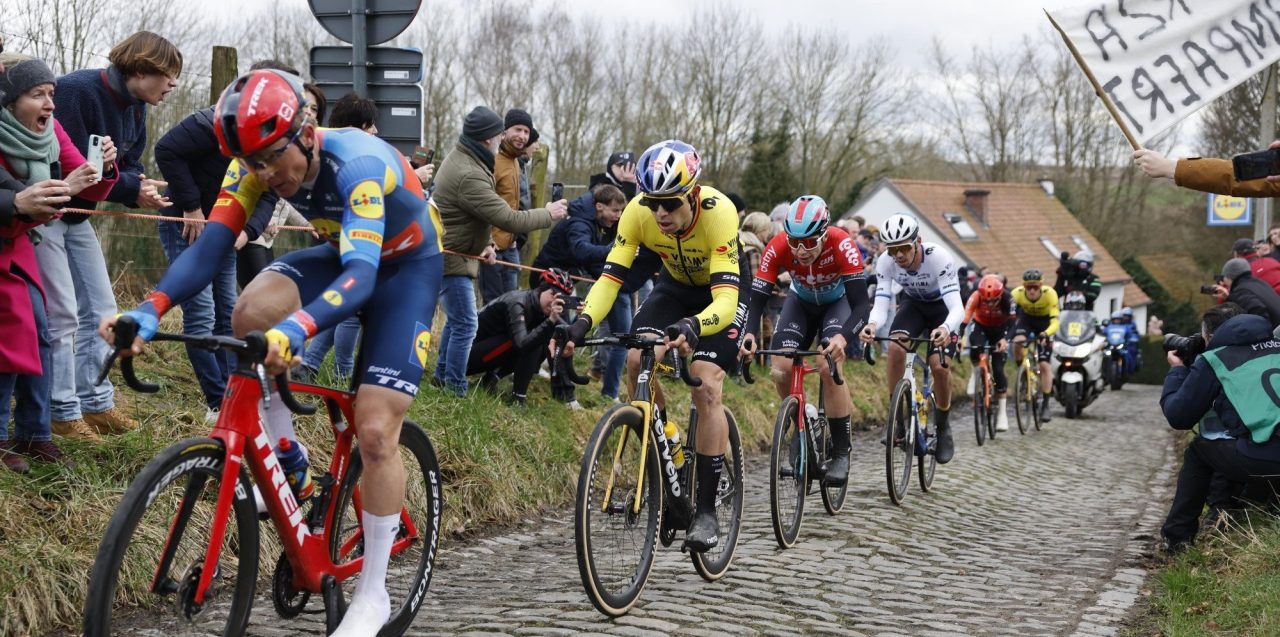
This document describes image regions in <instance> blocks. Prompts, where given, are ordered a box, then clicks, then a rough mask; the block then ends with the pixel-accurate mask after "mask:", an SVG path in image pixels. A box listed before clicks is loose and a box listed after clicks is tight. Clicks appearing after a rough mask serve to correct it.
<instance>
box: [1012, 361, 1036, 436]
mask: <svg viewBox="0 0 1280 637" xmlns="http://www.w3.org/2000/svg"><path fill="white" fill-rule="evenodd" d="M1030 376H1031V372H1030V371H1028V370H1027V369H1024V368H1022V367H1018V374H1017V376H1016V377H1015V378H1014V381H1013V414H1014V416H1015V417H1016V418H1017V419H1018V433H1020V434H1022V435H1024V436H1025V435H1026V433H1027V430H1028V429H1030V428H1031V420H1032V419H1033V418H1035V414H1034V413H1033V412H1034V411H1035V406H1034V403H1033V402H1032V400H1034V399H1033V398H1032V393H1031V383H1030Z"/></svg>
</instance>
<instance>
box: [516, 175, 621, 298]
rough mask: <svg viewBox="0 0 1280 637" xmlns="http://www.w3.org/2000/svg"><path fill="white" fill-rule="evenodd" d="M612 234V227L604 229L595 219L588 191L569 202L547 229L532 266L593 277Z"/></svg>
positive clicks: (607, 250)
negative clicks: (563, 214) (562, 214)
mask: <svg viewBox="0 0 1280 637" xmlns="http://www.w3.org/2000/svg"><path fill="white" fill-rule="evenodd" d="M616 233H617V228H616V227H615V228H605V227H603V226H601V225H600V224H599V222H597V221H596V202H595V199H593V198H592V197H591V193H590V192H589V191H588V192H586V193H584V194H583V195H582V196H580V197H578V198H577V199H574V200H573V201H570V202H569V216H568V217H566V218H565V219H563V220H561V221H560V222H559V223H557V224H556V225H555V227H554V228H552V229H551V232H550V233H549V234H548V235H547V241H546V243H544V244H542V251H541V252H539V253H538V257H537V258H536V259H534V260H533V267H535V268H563V269H565V270H569V271H571V272H574V273H578V274H585V275H586V276H590V277H591V278H597V277H599V276H600V271H601V270H603V269H604V261H605V258H606V257H608V256H609V250H610V249H612V248H613V237H614V235H615V234H616Z"/></svg>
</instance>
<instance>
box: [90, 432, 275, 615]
mask: <svg viewBox="0 0 1280 637" xmlns="http://www.w3.org/2000/svg"><path fill="white" fill-rule="evenodd" d="M225 455H226V448H225V446H223V443H222V441H220V440H215V439H212V438H191V439H188V440H183V441H181V442H178V443H177V444H174V445H172V446H170V447H169V448H168V449H165V450H164V451H162V452H160V454H159V455H158V456H156V457H155V458H154V459H152V460H151V462H148V463H147V466H146V467H143V469H142V471H141V472H140V473H139V474H138V476H137V477H136V478H134V480H133V482H132V483H130V484H129V489H128V490H127V491H125V494H124V497H123V498H122V499H121V500H120V504H119V505H117V506H116V510H115V513H113V514H112V516H111V521H110V522H109V523H108V524H107V528H106V531H105V532H104V533H103V536H102V543H101V544H100V545H99V546H98V556H97V558H96V559H95V560H94V563H93V572H92V574H91V575H90V577H89V591H88V596H87V598H86V599H85V610H84V634H85V635H88V636H90V637H106V636H107V635H113V634H115V633H116V631H118V630H119V629H118V628H117V629H116V630H114V631H113V629H112V626H111V622H112V619H113V617H115V616H116V615H118V614H122V613H124V612H129V611H136V610H137V609H138V608H139V607H142V608H143V609H145V610H144V611H143V612H147V613H150V612H151V611H155V614H156V615H157V616H156V617H154V618H153V617H150V616H148V620H147V623H149V624H152V625H156V627H157V628H159V629H160V630H161V631H163V632H169V631H173V632H175V633H176V632H185V631H188V630H191V628H192V624H198V626H199V628H198V630H200V631H212V632H219V633H221V634H223V635H242V634H244V631H245V628H246V627H247V626H248V624H249V612H250V610H251V608H252V606H253V595H254V588H255V585H256V584H257V577H258V511H257V507H256V506H255V505H254V501H253V495H252V494H253V488H252V485H251V484H250V482H249V476H248V474H247V473H246V472H245V471H244V470H243V469H242V470H241V471H240V473H239V477H238V479H237V481H236V482H237V484H236V485H235V494H234V496H233V497H232V501H231V510H230V511H229V512H228V515H230V516H231V518H232V519H230V520H228V524H227V527H226V532H225V534H224V536H223V539H222V543H221V550H220V552H219V558H218V567H217V570H216V571H215V573H214V575H213V580H212V582H211V584H210V587H209V589H208V594H207V595H206V597H205V599H204V601H203V602H201V603H197V602H196V601H195V598H194V595H195V587H196V586H195V585H196V583H197V582H198V580H199V578H200V573H201V570H202V568H203V565H204V560H205V555H206V554H207V552H208V550H209V548H210V540H211V536H210V529H211V527H212V525H213V520H214V518H215V517H216V511H217V500H218V491H219V489H220V488H221V487H222V486H223V484H222V483H223V475H222V472H223V467H224V464H223V463H224V460H225ZM175 598H176V600H175ZM175 602H176V603H175ZM214 606H217V610H211V607H214ZM162 609H163V610H162ZM163 611H167V612H168V613H176V616H175V615H174V614H166V613H165V612H163Z"/></svg>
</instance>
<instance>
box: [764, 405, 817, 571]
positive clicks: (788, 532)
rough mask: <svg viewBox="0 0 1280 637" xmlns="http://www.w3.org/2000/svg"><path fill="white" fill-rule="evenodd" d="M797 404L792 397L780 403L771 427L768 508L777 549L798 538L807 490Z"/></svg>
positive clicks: (806, 460)
mask: <svg viewBox="0 0 1280 637" xmlns="http://www.w3.org/2000/svg"><path fill="white" fill-rule="evenodd" d="M799 413H800V401H799V400H796V397H795V396H787V397H786V398H784V399H782V407H780V408H778V419H777V422H775V423H774V425H773V448H772V449H770V451H769V469H770V472H769V504H770V505H771V506H770V507H769V509H770V513H771V514H772V518H773V536H774V537H775V538H776V539H777V540H778V546H779V547H781V548H784V549H789V548H791V547H792V545H794V544H795V543H796V537H797V536H799V535H800V524H801V522H803V520H804V497H805V494H806V493H807V492H808V490H809V455H810V454H809V450H808V449H805V446H806V445H805V444H804V443H805V438H806V436H805V434H804V433H803V432H801V431H800V429H799V427H798V423H799V418H800V416H799Z"/></svg>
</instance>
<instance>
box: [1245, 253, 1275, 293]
mask: <svg viewBox="0 0 1280 637" xmlns="http://www.w3.org/2000/svg"><path fill="white" fill-rule="evenodd" d="M1249 270H1250V271H1251V272H1252V273H1253V276H1254V278H1256V279H1259V280H1261V281H1262V282H1263V283H1266V284H1267V285H1270V286H1271V289H1273V290H1275V291H1276V292H1277V293H1280V262H1278V261H1276V260H1275V259H1266V258H1263V257H1260V256H1257V255H1254V256H1253V258H1251V259H1249Z"/></svg>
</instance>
